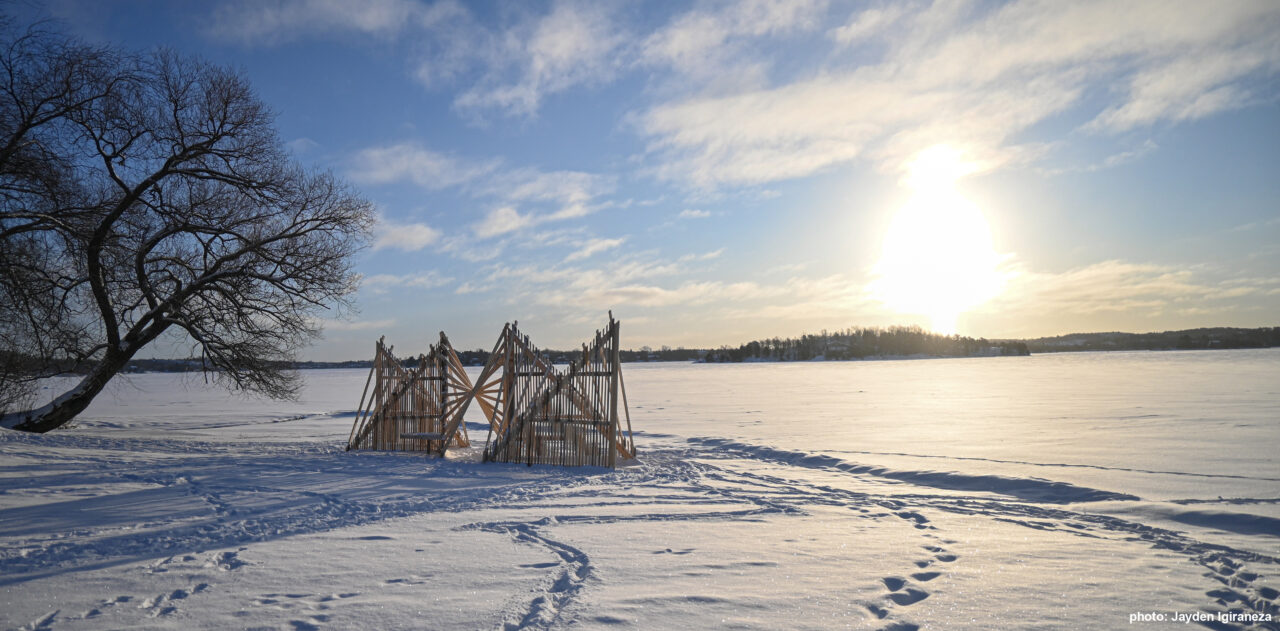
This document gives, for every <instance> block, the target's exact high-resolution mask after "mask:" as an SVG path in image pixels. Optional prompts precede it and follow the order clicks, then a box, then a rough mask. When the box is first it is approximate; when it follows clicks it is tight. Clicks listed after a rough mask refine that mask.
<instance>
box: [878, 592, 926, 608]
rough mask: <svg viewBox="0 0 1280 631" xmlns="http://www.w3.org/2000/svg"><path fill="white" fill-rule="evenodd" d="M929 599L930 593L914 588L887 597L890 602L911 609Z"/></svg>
mask: <svg viewBox="0 0 1280 631" xmlns="http://www.w3.org/2000/svg"><path fill="white" fill-rule="evenodd" d="M928 597H929V592H926V591H924V590H922V589H916V588H914V587H908V588H906V589H905V590H904V591H900V592H893V593H892V594H889V595H888V596H887V598H888V599H889V600H892V601H893V602H894V603H895V604H898V605H901V606H903V607H910V606H911V605H914V604H916V603H918V602H920V601H922V600H924V599H926V598H928Z"/></svg>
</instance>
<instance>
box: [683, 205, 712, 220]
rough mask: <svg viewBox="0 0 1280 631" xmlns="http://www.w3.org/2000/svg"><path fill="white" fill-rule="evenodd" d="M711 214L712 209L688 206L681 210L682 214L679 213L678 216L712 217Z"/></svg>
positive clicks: (686, 217) (693, 217)
mask: <svg viewBox="0 0 1280 631" xmlns="http://www.w3.org/2000/svg"><path fill="white" fill-rule="evenodd" d="M710 216H711V211H709V210H697V209H695V208H687V209H685V210H682V211H680V214H679V215H677V217H679V218H680V219H706V218H707V217H710Z"/></svg>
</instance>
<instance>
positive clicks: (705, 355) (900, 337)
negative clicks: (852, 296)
mask: <svg viewBox="0 0 1280 631" xmlns="http://www.w3.org/2000/svg"><path fill="white" fill-rule="evenodd" d="M1275 346H1280V327H1263V328H1258V329H1233V328H1205V329H1189V330H1183V331H1164V332H1160V333H1074V334H1071V335H1060V336H1057V337H1042V338H1037V339H1031V340H988V339H985V338H972V337H962V336H958V335H950V336H948V335H939V334H937V333H930V332H928V331H925V330H923V329H921V328H920V327H900V326H899V327H889V328H848V329H845V330H843V331H836V332H835V333H830V332H827V331H825V330H824V331H822V332H820V333H818V334H816V335H809V334H806V335H801V336H800V337H798V338H777V337H774V338H769V339H764V340H756V341H753V342H748V343H746V344H742V345H740V346H738V347H737V348H734V347H732V346H721V347H720V348H716V349H704V348H684V347H680V348H672V347H670V346H662V347H659V348H651V347H649V346H642V347H640V348H639V349H631V350H623V351H621V352H620V353H619V354H620V355H621V358H622V361H624V362H646V361H651V362H657V361H707V362H713V363H715V362H741V361H810V360H815V359H819V358H821V359H832V360H843V359H863V358H877V357H912V356H926V357H985V356H1004V355H1028V354H1030V353H1049V352H1065V351H1121V350H1151V351H1159V350H1212V349H1231V348H1270V347H1275ZM457 353H458V359H460V360H461V361H462V363H463V364H464V365H468V366H479V365H483V364H484V363H486V362H488V361H489V351H486V350H484V349H475V350H458V351H457ZM577 354H580V351H579V353H575V352H574V351H564V350H544V351H543V357H544V358H546V359H547V360H548V361H550V362H552V363H555V364H566V363H568V362H569V361H571V360H573V359H574V358H575V357H576V356H577ZM402 361H403V362H404V364H405V366H406V367H413V366H415V365H416V364H417V363H418V358H417V357H416V356H414V357H405V358H403V359H402ZM8 363H9V364H18V363H21V362H17V361H10V362H8ZM371 365H372V362H371V361H369V360H349V361H339V362H322V361H307V362H293V363H287V364H283V365H281V366H280V368H281V369H290V368H293V369H309V368H369V367H370V366H371ZM64 368H65V371H66V372H69V373H75V372H78V371H77V369H76V367H75V366H72V365H70V364H68V365H67V366H64ZM207 368H208V367H207V366H206V365H205V364H204V363H203V362H202V361H201V360H200V359H199V358H188V359H135V360H132V361H130V362H129V364H128V366H127V367H126V368H125V370H124V372H135V373H136V372H195V371H201V370H206V369H207Z"/></svg>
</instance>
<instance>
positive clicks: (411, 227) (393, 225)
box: [373, 217, 440, 252]
mask: <svg viewBox="0 0 1280 631" xmlns="http://www.w3.org/2000/svg"><path fill="white" fill-rule="evenodd" d="M374 233H375V237H374V241H373V249H374V250H383V249H394V250H404V251H406V252H417V251H418V250H421V249H422V248H425V247H427V246H428V245H431V244H432V243H435V242H436V241H437V240H439V239H440V231H439V230H436V229H435V228H432V227H431V226H428V225H427V224H425V223H397V222H394V221H391V220H389V219H387V218H385V217H379V218H378V225H377V227H375V228H374Z"/></svg>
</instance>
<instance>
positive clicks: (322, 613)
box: [234, 581, 391, 631]
mask: <svg viewBox="0 0 1280 631" xmlns="http://www.w3.org/2000/svg"><path fill="white" fill-rule="evenodd" d="M388 582H391V581H388ZM359 595H360V592H345V593H341V594H329V595H325V596H322V595H318V594H294V593H269V594H262V595H260V596H258V597H257V598H255V599H254V600H253V604H254V605H256V606H257V607H270V608H272V609H276V610H278V611H283V612H287V613H288V614H290V615H293V616H299V617H297V618H294V619H293V620H290V621H289V626H290V628H292V629H295V630H297V631H317V630H318V629H320V625H321V624H324V623H326V622H328V621H329V614H328V613H326V612H327V611H328V610H329V609H330V608H331V606H332V605H333V604H336V603H337V602H338V601H342V600H346V599H348V598H355V597H356V596H359ZM234 615H236V616H241V617H249V618H252V617H253V616H255V615H257V613H256V612H254V611H250V610H246V611H239V612H236V613H235V614H234Z"/></svg>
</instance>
